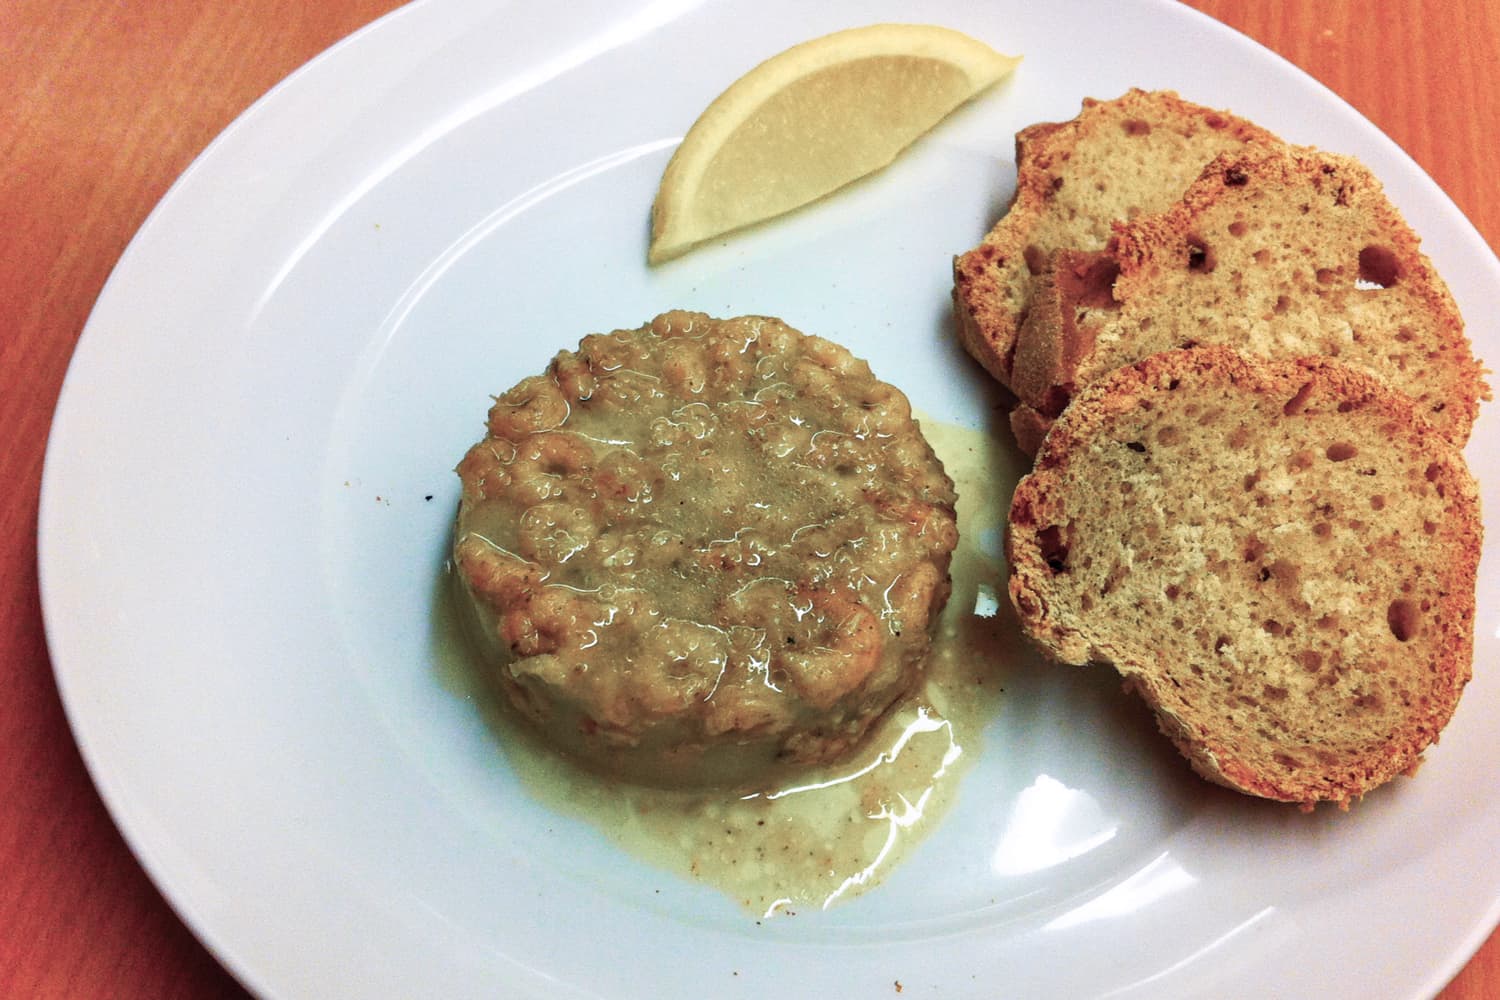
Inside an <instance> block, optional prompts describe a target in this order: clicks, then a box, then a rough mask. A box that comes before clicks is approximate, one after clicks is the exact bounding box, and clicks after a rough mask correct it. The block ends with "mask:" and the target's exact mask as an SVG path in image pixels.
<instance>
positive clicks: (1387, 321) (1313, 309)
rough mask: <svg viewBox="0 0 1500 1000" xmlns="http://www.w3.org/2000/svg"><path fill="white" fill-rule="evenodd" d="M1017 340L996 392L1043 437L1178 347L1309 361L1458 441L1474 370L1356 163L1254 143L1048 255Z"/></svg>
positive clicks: (1436, 291) (1420, 265)
mask: <svg viewBox="0 0 1500 1000" xmlns="http://www.w3.org/2000/svg"><path fill="white" fill-rule="evenodd" d="M1049 265H1050V266H1049V267H1048V269H1047V270H1046V271H1045V273H1044V274H1043V275H1042V276H1040V277H1039V279H1038V285H1039V287H1038V289H1037V291H1036V292H1035V296H1034V303H1033V308H1032V309H1031V310H1030V311H1029V313H1028V315H1027V319H1026V321H1025V323H1024V324H1023V326H1022V328H1021V329H1020V331H1019V333H1018V335H1017V343H1016V350H1015V359H1014V370H1013V373H1012V379H1011V388H1012V391H1014V393H1015V394H1016V396H1017V397H1018V398H1019V399H1020V400H1021V403H1022V405H1023V406H1024V407H1027V408H1030V409H1031V410H1032V411H1035V412H1034V413H1028V414H1025V415H1024V416H1023V417H1022V418H1020V419H1022V420H1023V421H1024V422H1025V423H1026V424H1027V425H1028V426H1029V427H1031V428H1032V429H1033V430H1032V435H1031V436H1032V439H1034V438H1035V436H1036V435H1035V428H1036V427H1038V426H1044V425H1045V423H1046V422H1047V421H1048V420H1049V419H1050V418H1053V417H1055V416H1056V415H1057V414H1058V413H1059V412H1061V410H1062V408H1063V407H1064V406H1065V405H1066V404H1067V401H1068V398H1069V397H1070V396H1071V395H1072V394H1073V393H1074V392H1076V391H1077V390H1078V389H1079V388H1080V387H1081V386H1083V385H1086V384H1087V383H1088V382H1090V381H1091V380H1093V379H1095V378H1098V377H1099V376H1101V375H1103V374H1104V373H1105V372H1108V371H1110V370H1112V369H1114V368H1116V367H1119V366H1120V365H1125V364H1129V363H1131V362H1134V361H1136V360H1138V359H1140V358H1143V357H1146V356H1147V355H1150V354H1153V353H1156V352H1158V351H1164V350H1170V349H1173V348H1178V347H1184V346H1188V345H1191V344H1227V345H1231V346H1234V347H1237V348H1239V349H1241V350H1245V351H1248V352H1250V353H1252V354H1259V355H1267V356H1269V355H1286V356H1296V355H1314V354H1316V355H1324V356H1329V357H1336V358H1338V359H1339V360H1340V361H1343V362H1346V363H1348V364H1351V365H1353V366H1355V367H1358V368H1362V369H1364V370H1367V371H1369V372H1372V373H1374V374H1376V375H1378V376H1380V377H1382V378H1384V379H1386V380H1387V381H1388V382H1390V384H1391V385H1393V386H1395V387H1396V388H1398V389H1400V390H1402V391H1403V392H1406V393H1407V394H1408V395H1410V396H1412V397H1413V398H1414V399H1416V400H1417V402H1418V404H1419V408H1420V409H1421V411H1422V413H1423V414H1424V415H1425V416H1426V417H1427V418H1428V419H1430V420H1431V421H1432V422H1433V423H1434V424H1435V425H1436V426H1437V427H1438V429H1439V430H1440V431H1442V433H1444V434H1445V435H1446V436H1447V437H1448V438H1449V439H1450V440H1451V441H1453V442H1454V443H1456V444H1459V445H1462V444H1463V442H1464V441H1466V440H1467V438H1468V435H1469V431H1470V429H1471V427H1472V426H1473V422H1474V419H1475V417H1476V415H1477V413H1478V403H1479V400H1480V399H1488V398H1489V389H1488V387H1487V386H1486V385H1485V382H1484V378H1483V369H1482V367H1481V366H1480V364H1479V362H1478V361H1476V360H1475V358H1474V355H1473V352H1472V350H1471V348H1470V345H1469V342H1468V340H1467V339H1466V338H1465V337H1464V332H1463V318H1462V316H1461V315H1460V313H1459V311H1458V307H1457V305H1456V304H1455V303H1454V301H1453V297H1452V296H1451V295H1450V294H1449V292H1448V288H1447V286H1446V285H1445V284H1444V283H1443V281H1442V279H1441V278H1440V277H1439V276H1438V274H1437V272H1436V271H1435V270H1434V269H1433V267H1432V264H1431V262H1430V261H1429V260H1428V259H1427V258H1426V256H1424V255H1423V253H1422V251H1421V247H1420V241H1419V239H1418V237H1417V236H1416V234H1415V233H1414V232H1412V230H1411V227H1409V226H1408V225H1407V224H1406V222H1405V221H1404V220H1403V219H1402V218H1401V215H1400V213H1399V212H1398V211H1397V210H1396V209H1395V207H1394V206H1392V205H1391V203H1390V201H1389V200H1388V199H1387V198H1386V196H1385V193H1384V191H1383V190H1382V188H1381V185H1380V183H1379V181H1377V180H1376V179H1375V177H1374V176H1373V175H1372V174H1371V173H1370V171H1369V170H1367V169H1366V168H1365V167H1364V166H1362V165H1361V164H1360V163H1359V162H1358V161H1356V160H1354V159H1352V158H1350V157H1345V156H1337V155H1334V154H1331V153H1324V152H1320V151H1318V150H1314V149H1308V148H1298V147H1290V146H1282V147H1275V148H1272V147H1264V148H1260V149H1255V150H1246V151H1242V152H1239V153H1236V154H1226V155H1224V156H1220V157H1218V158H1217V159H1215V160H1214V161H1213V163H1211V164H1210V165H1209V166H1208V167H1207V168H1206V169H1205V170H1204V171H1203V173H1202V175H1201V176H1200V177H1199V178H1198V179H1197V180H1196V181H1194V182H1193V184H1192V185H1191V186H1190V187H1189V188H1188V189H1187V191H1186V193H1185V194H1184V196H1183V198H1182V199H1181V200H1180V201H1179V202H1178V203H1177V204H1175V205H1173V206H1172V207H1171V208H1170V209H1168V210H1166V211H1165V212H1162V213H1159V214H1157V215H1154V216H1150V217H1141V218H1137V219H1135V220H1133V221H1130V222H1122V223H1118V224H1116V226H1115V229H1114V234H1113V236H1112V237H1111V238H1110V240H1109V243H1108V245H1107V247H1106V248H1105V249H1103V250H1100V251H1097V252H1079V251H1065V252H1061V253H1058V254H1056V255H1054V256H1053V257H1052V258H1051V259H1050V261H1049Z"/></svg>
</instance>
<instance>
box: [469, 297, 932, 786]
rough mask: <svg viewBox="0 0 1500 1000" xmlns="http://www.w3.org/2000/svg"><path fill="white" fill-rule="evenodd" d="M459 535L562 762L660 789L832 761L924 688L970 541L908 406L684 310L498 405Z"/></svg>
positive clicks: (795, 349)
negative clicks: (962, 538)
mask: <svg viewBox="0 0 1500 1000" xmlns="http://www.w3.org/2000/svg"><path fill="white" fill-rule="evenodd" d="M458 472H459V475H460V478H461V479H462V481H463V487H464V490H463V497H462V500H461V502H460V505H459V513H458V524H457V530H456V532H455V542H454V553H453V558H454V564H455V566H456V567H457V569H458V574H457V576H458V580H459V583H460V584H461V586H462V588H463V589H464V591H465V593H466V594H467V596H468V598H469V601H468V602H467V605H468V610H469V611H470V612H472V615H473V617H474V618H475V622H474V625H475V628H474V632H475V635H476V636H477V637H478V639H479V640H480V643H479V651H480V653H481V655H482V656H483V658H484V659H485V660H487V661H488V663H489V665H490V667H491V668H492V669H493V670H494V672H495V676H496V678H497V679H498V680H499V682H500V684H501V685H502V687H503V688H504V690H505V693H506V695H507V696H508V697H509V698H510V700H511V702H512V703H513V704H514V705H515V706H516V708H517V710H518V711H519V712H520V713H521V714H522V715H523V716H525V717H526V718H528V719H530V720H531V721H532V723H533V724H534V725H535V726H536V727H537V729H538V730H539V731H540V732H541V733H542V734H543V735H544V736H545V737H546V738H547V739H549V740H550V741H551V742H552V743H553V744H554V745H555V746H557V747H558V749H560V750H561V751H563V752H565V753H568V754H571V755H573V756H575V757H577V758H578V759H580V760H583V761H586V762H587V763H589V764H590V765H591V766H593V767H595V768H597V769H599V770H602V771H604V772H605V773H608V774H612V775H618V776H621V777H626V778H629V779H631V780H634V781H638V782H646V783H652V784H663V785H678V786H682V785H719V786H722V785H724V784H726V783H731V782H740V781H747V780H750V781H759V780H762V779H763V778H764V776H765V775H766V774H768V773H771V772H772V771H774V770H776V769H778V768H780V769H783V770H784V769H785V768H786V767H788V766H792V767H799V768H800V767H802V766H805V765H808V764H816V763H822V762H828V761H834V760H841V759H843V758H844V757H845V756H846V755H847V752H848V751H849V749H850V748H851V747H853V746H855V745H856V744H858V743H860V742H862V740H863V739H864V737H865V735H866V734H867V733H868V732H869V730H870V728H871V727H872V726H874V725H875V724H876V723H878V722H879V721H880V720H881V719H882V718H883V717H884V716H885V714H886V713H887V711H888V710H889V708H890V707H891V706H892V705H893V704H895V703H896V702H897V701H899V700H900V699H901V698H903V697H905V696H906V695H907V694H908V693H910V692H911V690H912V689H913V687H915V685H916V684H917V683H919V681H920V679H921V676H922V663H923V661H924V660H925V658H926V656H927V652H928V649H929V647H930V634H931V632H932V628H933V623H934V620H935V617H936V614H937V612H938V610H939V609H941V608H942V606H943V604H944V602H945V601H946V600H947V597H948V593H949V586H948V574H949V561H950V557H951V553H952V551H953V547H954V546H955V545H956V544H957V529H956V525H955V520H954V512H953V503H954V495H953V486H952V483H951V482H950V481H949V479H948V477H947V476H945V475H944V473H943V469H942V466H941V465H940V464H939V463H938V461H937V459H936V458H935V457H934V455H933V453H932V449H931V448H930V447H929V446H928V444H927V442H926V441H924V440H923V438H922V436H921V434H920V432H919V430H918V428H917V425H916V423H915V422H914V421H913V420H912V417H911V407H910V404H909V403H908V402H907V399H906V397H905V396H904V395H903V394H902V393H901V392H900V391H899V390H898V389H896V388H894V387H893V386H890V385H888V384H886V383H884V382H881V381H879V380H878V379H876V378H875V377H874V375H873V374H872V373H871V372H870V368H869V365H867V364H866V363H865V362H864V361H861V360H859V359H858V358H856V357H854V356H853V355H852V354H850V353H849V351H848V350H846V349H845V348H843V347H841V346H839V345H838V344H834V343H832V342H830V341H827V340H824V339H822V338H820V337H813V336H808V335H805V334H803V333H800V332H798V331H797V330H794V329H792V328H791V327H789V326H787V325H786V324H785V323H783V322H781V321H780V320H778V319H775V318H772V317H765V316H743V317H738V318H735V319H729V320H716V319H713V318H711V317H709V316H705V315H703V314H702V313H690V312H683V311H677V312H669V313H664V314H662V315H661V316H659V317H657V318H656V319H655V320H653V321H652V322H651V323H649V324H647V325H645V326H643V327H641V328H639V329H634V330H616V331H614V332H613V333H608V334H591V335H590V336H588V337H585V338H584V339H583V341H582V342H581V343H580V344H579V346H578V348H577V350H574V351H562V352H560V353H559V354H558V355H557V356H556V357H555V358H554V359H553V361H552V363H551V365H550V366H549V367H548V369H547V371H546V372H545V373H543V374H541V375H537V376H533V377H531V378H527V379H524V380H522V381H521V382H520V383H518V384H517V385H516V386H515V387H513V388H512V389H511V390H509V391H507V392H506V393H504V394H502V395H501V396H500V397H499V398H498V399H496V401H495V404H494V406H493V407H491V409H490V411H489V421H488V433H487V434H486V436H485V438H484V439H483V440H482V441H480V442H479V443H478V444H476V445H475V446H474V447H472V448H471V449H469V451H468V453H467V454H466V455H465V456H464V459H463V461H462V462H460V463H459V467H458Z"/></svg>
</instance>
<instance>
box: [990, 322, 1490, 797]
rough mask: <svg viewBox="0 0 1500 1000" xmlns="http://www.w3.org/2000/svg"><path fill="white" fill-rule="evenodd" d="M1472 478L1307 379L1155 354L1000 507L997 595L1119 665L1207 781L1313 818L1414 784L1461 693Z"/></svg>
mask: <svg viewBox="0 0 1500 1000" xmlns="http://www.w3.org/2000/svg"><path fill="white" fill-rule="evenodd" d="M1480 538H1481V525H1480V519H1479V509H1478V496H1477V491H1476V487H1475V484H1474V481H1473V479H1472V478H1471V477H1470V475H1469V473H1468V470H1467V468H1466V466H1465V464H1464V461H1463V458H1462V456H1461V455H1460V454H1459V452H1458V451H1457V450H1456V449H1455V448H1454V447H1453V446H1452V444H1451V443H1450V442H1449V441H1448V440H1446V439H1445V438H1444V437H1443V436H1442V435H1441V434H1440V433H1438V432H1437V430H1436V429H1435V428H1433V427H1432V426H1431V425H1430V424H1429V423H1428V422H1427V421H1426V420H1425V419H1423V417H1422V416H1421V415H1420V414H1419V413H1418V412H1417V408H1416V406H1415V405H1414V404H1413V403H1412V402H1411V400H1410V399H1409V398H1407V397H1406V396H1404V395H1403V394H1401V393H1398V392H1395V391H1392V390H1391V389H1389V388H1388V387H1386V386H1385V385H1383V384H1382V383H1381V382H1380V381H1379V380H1377V379H1375V378H1373V377H1371V376H1369V375H1368V374H1365V373H1362V372H1359V371H1357V370H1355V369H1352V368H1349V367H1347V366H1344V365H1341V364H1339V363H1337V362H1334V361H1331V360H1328V359H1320V358H1300V359H1281V360H1268V359H1254V358H1251V357H1249V356H1247V355H1243V354H1240V353H1238V352H1235V351H1233V350H1230V349H1228V348H1223V347H1203V348H1196V349H1192V350H1185V351H1173V352H1167V353H1163V354H1159V355H1154V356H1152V357H1150V358H1147V359H1145V360H1143V361H1141V362H1139V363H1137V364H1135V365H1131V366H1128V367H1125V368H1122V369H1119V370H1117V371H1115V372H1113V373H1111V374H1110V375H1107V376H1105V377H1104V378H1102V379H1099V380H1097V381H1095V382H1094V383H1093V384H1092V385H1090V386H1089V387H1088V388H1087V389H1085V390H1084V391H1083V392H1082V393H1081V394H1080V395H1079V396H1078V398H1077V399H1076V400H1075V401H1074V402H1073V404H1072V405H1071V406H1069V407H1068V409H1067V410H1066V411H1065V412H1064V413H1063V414H1062V416H1061V417H1060V418H1059V419H1058V420H1057V422H1056V423H1054V424H1053V426H1052V429H1051V431H1050V433H1049V434H1048V435H1047V437H1046V440H1045V441H1044V443H1043V445H1042V449H1041V451H1040V453H1039V454H1038V456H1037V462H1036V466H1035V468H1034V470H1033V471H1032V473H1031V474H1030V475H1028V476H1026V477H1025V478H1024V479H1022V480H1021V482H1020V484H1019V486H1018V487H1017V489H1016V492H1015V496H1014V500H1013V502H1012V506H1011V511H1010V518H1009V533H1008V537H1007V543H1006V548H1007V554H1008V557H1009V560H1010V573H1011V577H1010V596H1011V600H1012V603H1013V604H1014V605H1015V608H1016V611H1017V613H1018V615H1019V617H1020V620H1021V623H1022V625H1023V627H1024V628H1025V630H1026V632H1027V633H1028V634H1029V635H1030V636H1031V637H1032V638H1033V639H1035V640H1036V641H1037V642H1038V643H1039V644H1040V645H1041V646H1042V647H1043V648H1044V649H1045V650H1047V651H1048V652H1050V653H1051V654H1052V655H1053V656H1055V657H1056V658H1057V659H1059V660H1062V661H1063V662H1066V663H1072V664H1083V663H1087V662H1100V663H1107V664H1112V665H1113V666H1114V667H1115V668H1116V669H1117V670H1118V671H1119V672H1120V674H1121V675H1122V676H1123V677H1124V678H1125V681H1126V686H1127V688H1129V689H1132V690H1134V691H1135V692H1137V693H1138V694H1140V695H1141V697H1143V698H1144V699H1145V700H1146V702H1147V703H1149V704H1150V706H1151V707H1152V708H1153V709H1154V710H1155V712H1156V715H1157V721H1158V724H1159V726H1160V728H1161V730H1162V732H1163V733H1165V734H1166V735H1167V736H1168V737H1170V738H1171V740H1172V741H1173V742H1174V743H1175V744H1176V746H1177V748H1178V749H1179V750H1180V751H1181V752H1182V753H1183V754H1184V755H1185V756H1186V757H1187V758H1188V760H1189V762H1190V763H1191V764H1192V766H1193V768H1194V769H1195V770H1196V771H1197V772H1198V773H1199V774H1201V775H1203V776H1204V777H1206V778H1208V779H1210V780H1212V781H1215V782H1218V783H1220V784H1223V785H1227V786H1228V787H1230V788H1234V789H1237V790H1239V791H1242V792H1246V793H1248V794H1251V795H1257V796H1263V797H1265V798H1269V799H1276V800H1281V801H1286V802H1296V803H1301V804H1303V806H1304V807H1307V808H1310V807H1311V806H1312V804H1314V803H1316V802H1318V801H1333V802H1337V803H1339V804H1341V805H1342V806H1345V807H1347V805H1348V803H1349V802H1350V800H1352V799H1354V798H1357V797H1360V796H1362V795H1364V794H1365V793H1366V792H1368V791H1369V790H1370V789H1372V788H1374V787H1376V786H1377V785H1380V784H1381V783H1383V782H1385V781H1387V780H1389V779H1390V778H1392V777H1394V776H1395V775H1397V774H1401V773H1403V772H1409V771H1411V770H1412V769H1413V768H1414V767H1415V766H1416V764H1417V763H1418V762H1419V759H1420V756H1421V754H1422V752H1423V750H1424V749H1425V748H1426V747H1427V746H1428V745H1430V744H1431V743H1433V742H1434V741H1435V740H1436V739H1437V737H1438V733H1439V731H1440V730H1441V729H1442V728H1443V726H1444V725H1445V724H1446V723H1447V722H1448V719H1449V717H1450V716H1451V715H1452V714H1453V711H1454V708H1455V706H1456V705H1457V703H1458V699H1459V695H1460V693H1461V692H1462V690H1463V687H1464V685H1465V684H1466V683H1467V682H1468V680H1469V677H1470V672H1471V664H1472V656H1473V628H1474V588H1475V578H1476V572H1477V566H1478V558H1479V549H1480Z"/></svg>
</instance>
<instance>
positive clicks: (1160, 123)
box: [953, 90, 1278, 386]
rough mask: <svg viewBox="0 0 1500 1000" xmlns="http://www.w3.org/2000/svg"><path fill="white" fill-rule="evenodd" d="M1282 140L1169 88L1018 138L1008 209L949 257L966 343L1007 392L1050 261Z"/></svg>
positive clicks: (1094, 105) (1096, 245) (1135, 93)
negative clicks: (1251, 146) (1218, 168)
mask: <svg viewBox="0 0 1500 1000" xmlns="http://www.w3.org/2000/svg"><path fill="white" fill-rule="evenodd" d="M1277 141H1278V140H1277V139H1276V137H1275V136H1274V135H1272V134H1271V133H1270V132H1267V131H1266V130H1265V129H1263V128H1261V127H1260V126H1258V125H1254V124H1251V123H1250V122H1247V121H1245V120H1243V119H1241V118H1236V117H1235V116H1234V115H1231V114H1229V113H1228V112H1225V111H1215V110H1213V109H1212V108H1205V107H1202V106H1200V105H1197V104H1192V103H1189V102H1188V101H1184V100H1182V99H1181V98H1180V97H1178V96H1177V95H1176V94H1175V93H1173V92H1172V91H1165V90H1162V91H1149V92H1148V91H1144V90H1131V91H1129V92H1128V93H1126V94H1124V95H1123V96H1121V97H1118V98H1116V99H1114V100H1111V101H1099V100H1095V99H1093V98H1088V99H1086V100H1085V101H1084V102H1083V110H1082V111H1081V112H1080V113H1079V115H1078V117H1076V118H1074V119H1072V120H1071V121H1066V122H1061V123H1050V122H1048V123H1042V124H1037V125H1032V126H1031V127H1029V128H1027V129H1024V130H1022V131H1021V132H1020V133H1018V134H1017V135H1016V193H1015V198H1014V200H1013V201H1012V202H1011V205H1010V209H1009V211H1008V212H1007V213H1006V214H1005V216H1004V217H1003V218H1001V219H1000V221H999V222H998V223H997V224H996V225H995V227H994V229H992V230H991V231H990V233H989V235H988V236H986V237H985V238H984V242H982V243H981V244H980V245H979V246H977V247H975V248H974V249H973V250H970V251H969V252H968V253H965V254H963V255H962V256H960V257H958V258H957V259H956V260H955V261H954V265H953V305H954V313H955V314H956V316H957V319H958V330H959V336H960V338H961V339H962V341H963V344H964V347H965V348H966V349H967V350H968V352H969V353H970V354H972V355H973V356H974V357H975V358H976V359H977V360H978V361H979V363H980V364H982V365H984V367H985V368H986V369H987V370H988V371H989V372H990V374H992V375H993V376H994V377H995V378H997V379H998V380H999V381H1000V382H1001V384H1002V385H1006V386H1008V385H1009V384H1010V369H1011V354H1012V351H1013V349H1014V347H1015V340H1016V331H1017V330H1018V329H1019V327H1020V323H1021V320H1022V319H1023V318H1024V317H1025V315H1026V311H1027V309H1028V308H1029V307H1030V303H1031V281H1032V276H1033V275H1034V274H1035V273H1036V272H1037V271H1038V270H1040V269H1041V267H1042V265H1043V263H1044V262H1045V261H1046V259H1047V257H1048V255H1049V254H1051V253H1052V252H1053V251H1054V250H1059V249H1064V248H1072V249H1080V250H1098V249H1101V248H1102V247H1103V246H1104V244H1105V242H1106V241H1107V240H1108V239H1109V235H1110V223H1111V222H1112V221H1113V220H1115V219H1127V218H1130V217H1132V216H1135V215H1138V214H1142V213H1145V214H1153V213H1156V212H1161V211H1164V210H1165V209H1167V208H1168V207H1169V206H1170V205H1171V204H1172V203H1173V202H1175V201H1176V200H1177V199H1178V198H1180V197H1182V192H1183V190H1184V189H1186V188H1187V186H1188V184H1190V183H1191V182H1192V180H1193V179H1194V178H1195V177H1197V176H1198V174H1199V173H1200V172H1201V171H1202V170H1203V168H1204V166H1205V165H1207V163H1208V162H1209V161H1210V160H1212V159H1213V158H1214V157H1215V156H1216V155H1218V154H1219V153H1222V152H1225V151H1228V150H1234V149H1240V148H1243V147H1244V146H1245V145H1246V144H1248V143H1275V142H1277Z"/></svg>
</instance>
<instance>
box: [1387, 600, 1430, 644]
mask: <svg viewBox="0 0 1500 1000" xmlns="http://www.w3.org/2000/svg"><path fill="white" fill-rule="evenodd" d="M1420 615H1421V612H1420V611H1419V610H1418V609H1417V605H1416V602H1415V601H1409V600H1407V599H1406V598H1404V597H1401V598H1397V599H1396V600H1394V601H1392V602H1391V604H1390V607H1388V608H1386V609H1385V623H1386V624H1387V625H1389V626H1390V628H1391V635H1393V636H1395V637H1396V641H1397V642H1408V641H1410V639H1411V637H1412V636H1414V635H1416V634H1417V625H1418V618H1419V617H1420Z"/></svg>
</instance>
